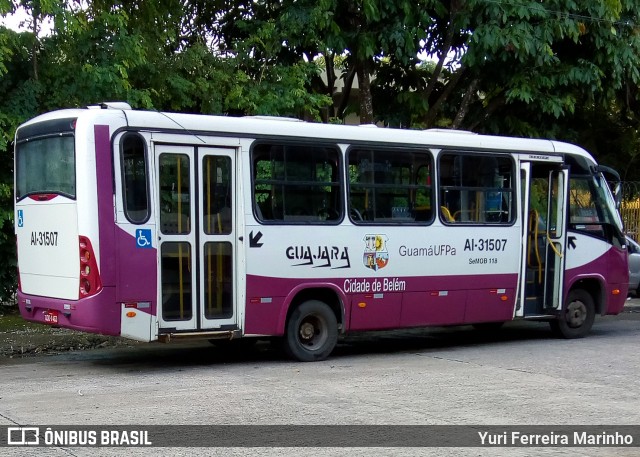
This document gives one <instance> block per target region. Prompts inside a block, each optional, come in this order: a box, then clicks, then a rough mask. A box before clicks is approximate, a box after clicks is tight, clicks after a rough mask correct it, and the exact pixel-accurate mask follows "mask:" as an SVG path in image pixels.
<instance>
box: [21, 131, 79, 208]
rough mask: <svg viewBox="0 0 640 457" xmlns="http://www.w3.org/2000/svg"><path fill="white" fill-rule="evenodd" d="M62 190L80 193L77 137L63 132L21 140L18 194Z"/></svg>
mask: <svg viewBox="0 0 640 457" xmlns="http://www.w3.org/2000/svg"><path fill="white" fill-rule="evenodd" d="M35 194H60V195H64V196H66V197H69V198H75V197H76V176H75V149H74V137H73V136H71V135H62V136H55V137H53V136H52V137H45V138H38V139H35V140H31V141H25V142H20V143H18V145H17V147H16V198H17V199H18V200H20V199H21V198H24V197H26V196H28V195H35Z"/></svg>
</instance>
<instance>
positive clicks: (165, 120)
mask: <svg viewBox="0 0 640 457" xmlns="http://www.w3.org/2000/svg"><path fill="white" fill-rule="evenodd" d="M103 116H107V117H112V116H117V117H120V118H122V119H123V120H125V122H126V125H127V126H128V127H130V128H138V129H141V130H150V131H183V132H187V133H191V134H196V135H205V134H213V135H216V134H223V135H229V134H232V135H238V136H239V137H260V138H265V137H273V138H282V137H292V138H315V139H318V140H327V141H333V142H337V143H343V142H344V143H352V142H375V143H383V144H384V143H388V144H390V145H398V144H405V143H406V144H412V145H424V146H428V147H433V148H438V147H442V146H444V145H447V146H448V147H456V148H461V149H473V150H488V151H505V152H534V153H543V154H574V155H578V156H582V157H585V158H587V159H588V160H590V161H592V162H595V160H594V158H593V156H592V155H591V154H589V153H588V152H587V151H585V150H584V149H582V148H581V147H579V146H576V145H573V144H570V143H565V142H561V141H555V140H544V139H531V138H517V137H505V136H493V135H480V134H476V133H472V132H468V131H460V130H447V129H427V130H409V129H396V128H383V127H380V128H379V127H376V126H374V125H359V126H352V125H336V124H322V123H313V122H304V121H298V122H293V121H294V119H292V118H281V117H270V116H245V117H230V116H219V115H202V114H181V113H167V112H159V111H142V110H122V109H115V108H109V109H104V108H103V109H100V107H98V106H96V107H91V108H88V109H67V110H59V111H53V112H50V113H46V114H43V115H40V116H38V117H36V118H34V119H32V120H30V121H28V122H26V123H25V124H23V126H26V125H29V124H32V123H36V122H41V121H46V120H52V119H59V118H70V117H77V118H85V117H88V118H92V117H94V118H100V117H103ZM87 120H89V121H90V122H91V120H90V119H87ZM93 122H98V123H99V120H98V119H93ZM21 127H22V126H21Z"/></svg>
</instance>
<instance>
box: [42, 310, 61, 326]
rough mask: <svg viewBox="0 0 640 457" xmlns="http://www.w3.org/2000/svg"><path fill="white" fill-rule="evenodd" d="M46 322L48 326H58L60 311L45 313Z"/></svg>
mask: <svg viewBox="0 0 640 457" xmlns="http://www.w3.org/2000/svg"><path fill="white" fill-rule="evenodd" d="M44 321H45V322H46V323H47V324H57V323H58V311H45V313H44Z"/></svg>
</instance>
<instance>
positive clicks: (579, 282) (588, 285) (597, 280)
mask: <svg viewBox="0 0 640 457" xmlns="http://www.w3.org/2000/svg"><path fill="white" fill-rule="evenodd" d="M605 284H606V281H605V279H604V278H603V277H602V276H586V277H577V278H574V280H573V281H572V282H571V283H570V284H569V287H567V288H566V289H565V293H564V300H563V303H562V307H563V308H564V306H565V304H566V302H567V298H568V297H569V293H570V292H571V291H572V290H576V289H582V290H584V291H585V292H587V293H588V294H589V295H591V298H592V299H593V304H594V306H595V308H596V314H600V315H605V314H606V312H607V310H606V286H605Z"/></svg>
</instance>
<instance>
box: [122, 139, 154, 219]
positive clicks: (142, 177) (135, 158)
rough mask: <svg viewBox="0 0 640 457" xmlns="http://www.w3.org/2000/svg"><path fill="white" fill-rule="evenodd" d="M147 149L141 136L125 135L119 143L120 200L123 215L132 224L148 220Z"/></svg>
mask: <svg viewBox="0 0 640 457" xmlns="http://www.w3.org/2000/svg"><path fill="white" fill-rule="evenodd" d="M146 156H147V149H146V144H145V141H144V139H143V138H142V136H140V135H139V134H137V133H126V134H125V135H124V136H123V137H122V141H121V142H120V160H121V164H122V198H123V204H124V205H123V206H124V213H125V215H126V217H127V219H128V220H129V221H130V222H131V223H133V224H143V223H145V222H146V221H147V220H148V219H149V216H150V214H149V186H148V179H147V175H148V173H147V160H146Z"/></svg>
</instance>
